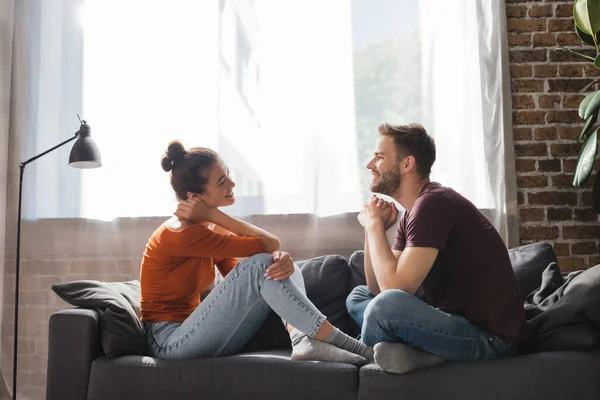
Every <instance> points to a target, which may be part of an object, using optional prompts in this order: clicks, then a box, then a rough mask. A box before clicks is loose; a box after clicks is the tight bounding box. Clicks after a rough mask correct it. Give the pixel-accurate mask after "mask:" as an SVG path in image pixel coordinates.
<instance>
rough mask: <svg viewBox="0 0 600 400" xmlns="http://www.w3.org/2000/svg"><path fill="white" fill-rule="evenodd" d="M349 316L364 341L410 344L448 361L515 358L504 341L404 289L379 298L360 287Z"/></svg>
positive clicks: (349, 300)
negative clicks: (358, 328)
mask: <svg viewBox="0 0 600 400" xmlns="http://www.w3.org/2000/svg"><path fill="white" fill-rule="evenodd" d="M346 307H347V308H348V313H349V314H350V316H351V317H352V318H353V319H354V321H356V323H357V324H358V326H360V328H361V340H362V341H363V342H364V343H365V344H367V345H369V346H374V345H375V344H376V343H379V342H388V343H398V342H401V343H406V344H408V345H410V346H415V347H419V348H421V349H423V350H425V351H428V352H430V353H433V354H436V355H438V356H440V357H443V358H445V359H446V360H448V361H466V360H471V361H485V360H495V359H499V358H504V357H507V356H510V355H514V353H515V350H514V349H513V348H512V347H511V346H510V345H508V344H507V343H506V342H505V341H504V340H502V339H500V338H499V337H496V336H494V335H491V334H488V333H486V332H484V331H482V330H481V329H479V328H477V327H476V326H474V325H473V324H471V323H470V322H469V321H467V320H466V319H465V318H463V317H461V316H458V315H453V314H448V313H445V312H443V311H440V310H439V309H437V308H434V307H431V306H430V305H429V304H427V303H425V302H423V301H422V300H420V299H419V298H417V297H416V296H414V295H412V294H409V293H406V292H404V291H402V290H385V291H383V292H381V293H380V294H379V295H377V296H375V295H373V293H371V291H369V289H368V288H367V286H357V287H355V288H354V290H352V292H351V293H350V295H349V296H348V298H347V299H346Z"/></svg>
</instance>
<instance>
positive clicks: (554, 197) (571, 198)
mask: <svg viewBox="0 0 600 400" xmlns="http://www.w3.org/2000/svg"><path fill="white" fill-rule="evenodd" d="M527 200H529V204H531V205H559V206H560V205H568V206H574V205H576V204H577V193H571V192H538V193H529V194H528V195H527Z"/></svg>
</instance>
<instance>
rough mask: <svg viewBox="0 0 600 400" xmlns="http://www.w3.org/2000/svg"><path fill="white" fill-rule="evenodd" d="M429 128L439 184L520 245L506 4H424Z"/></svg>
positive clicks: (456, 0) (433, 0)
mask: <svg viewBox="0 0 600 400" xmlns="http://www.w3.org/2000/svg"><path fill="white" fill-rule="evenodd" d="M419 7H420V10H419V11H420V17H421V21H420V29H421V40H422V42H421V49H422V53H421V54H422V57H423V64H422V65H423V76H422V82H423V96H424V101H423V104H424V106H425V110H426V115H425V118H424V119H425V124H426V126H427V128H429V131H430V133H431V134H432V135H433V136H434V138H435V140H436V144H437V149H438V152H437V161H436V163H435V165H434V168H433V176H432V177H433V179H434V180H438V181H439V182H441V183H442V184H444V185H446V186H450V187H452V188H454V189H456V190H457V191H458V192H460V193H462V194H463V195H464V196H466V197H467V198H469V199H470V200H471V201H472V202H473V203H475V205H477V206H478V207H479V208H480V209H482V210H483V211H484V213H485V214H486V216H487V217H488V218H489V219H490V220H491V222H492V223H493V225H494V226H495V227H496V229H498V231H499V232H500V234H501V235H502V237H503V239H504V241H505V242H506V243H507V244H512V245H514V244H516V243H518V226H517V215H516V208H517V207H516V202H517V201H516V183H515V178H514V154H513V152H514V149H513V142H512V125H511V97H510V78H509V76H508V57H507V55H508V54H507V48H508V47H507V39H506V21H505V4H504V1H503V0H485V1H483V0H482V1H473V0H453V1H442V0H420V1H419Z"/></svg>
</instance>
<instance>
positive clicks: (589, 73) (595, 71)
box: [583, 62, 600, 77]
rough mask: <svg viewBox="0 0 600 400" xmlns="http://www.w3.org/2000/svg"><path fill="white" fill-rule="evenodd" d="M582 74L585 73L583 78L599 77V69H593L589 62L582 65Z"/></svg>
mask: <svg viewBox="0 0 600 400" xmlns="http://www.w3.org/2000/svg"><path fill="white" fill-rule="evenodd" d="M583 72H585V76H594V77H597V76H600V69H598V68H596V67H594V64H592V63H591V62H588V63H586V64H583Z"/></svg>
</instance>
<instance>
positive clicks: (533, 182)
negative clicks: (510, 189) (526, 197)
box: [517, 175, 548, 188]
mask: <svg viewBox="0 0 600 400" xmlns="http://www.w3.org/2000/svg"><path fill="white" fill-rule="evenodd" d="M517 186H518V187H520V188H543V187H546V186H548V177H546V176H544V175H537V176H530V175H527V176H519V177H517Z"/></svg>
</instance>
